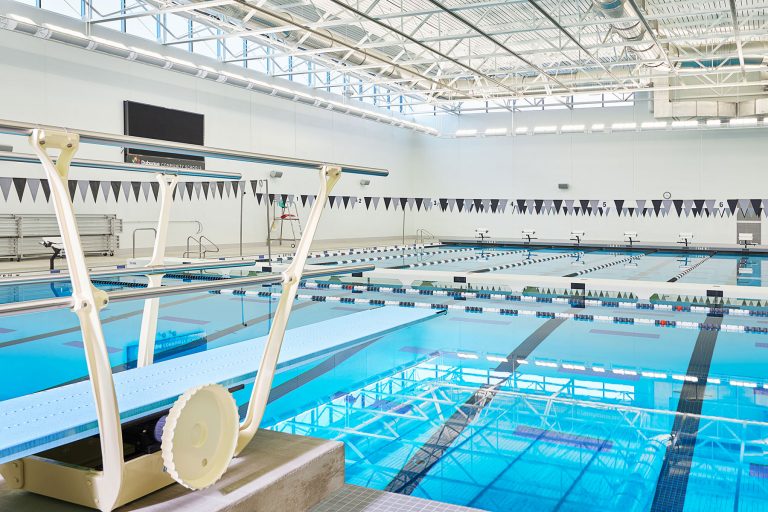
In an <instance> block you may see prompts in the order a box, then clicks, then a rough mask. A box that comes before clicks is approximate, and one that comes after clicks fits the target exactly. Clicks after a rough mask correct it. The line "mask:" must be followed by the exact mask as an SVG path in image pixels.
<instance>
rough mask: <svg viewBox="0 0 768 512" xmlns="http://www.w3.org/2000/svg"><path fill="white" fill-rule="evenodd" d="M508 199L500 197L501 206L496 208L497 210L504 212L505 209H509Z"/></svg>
mask: <svg viewBox="0 0 768 512" xmlns="http://www.w3.org/2000/svg"><path fill="white" fill-rule="evenodd" d="M507 202H508V201H507V200H506V199H499V206H498V207H497V208H496V211H497V212H499V213H504V211H505V210H506V209H507Z"/></svg>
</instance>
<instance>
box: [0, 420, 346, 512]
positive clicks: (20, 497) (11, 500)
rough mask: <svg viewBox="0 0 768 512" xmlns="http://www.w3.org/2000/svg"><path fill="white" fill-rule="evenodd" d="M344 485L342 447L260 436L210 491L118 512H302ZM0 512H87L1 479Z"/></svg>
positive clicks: (154, 499)
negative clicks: (18, 487) (19, 487)
mask: <svg viewBox="0 0 768 512" xmlns="http://www.w3.org/2000/svg"><path fill="white" fill-rule="evenodd" d="M343 485H344V444H343V443H341V442H338V441H328V440H325V439H316V438H313V437H303V436H296V435H291V434H284V433H281V432H272V431H269V430H259V431H258V432H257V434H256V437H254V439H253V442H251V444H250V445H248V447H247V448H246V449H245V451H244V452H243V453H242V454H241V456H240V457H238V458H236V459H234V460H233V461H232V465H231V466H230V468H229V471H227V473H226V474H225V475H224V477H223V478H222V479H221V480H219V481H218V482H217V483H216V484H214V485H213V486H212V487H209V488H208V489H204V490H202V491H197V492H193V491H190V490H189V489H186V488H185V487H182V486H181V485H172V486H170V487H166V488H164V489H162V490H160V491H157V492H155V493H153V494H150V495H149V496H146V497H144V498H142V499H140V500H137V501H134V502H133V503H129V504H128V505H125V506H124V507H121V508H120V509H118V511H120V512H128V511H131V512H177V511H180V510H183V511H184V512H224V511H226V512H277V511H288V510H290V511H291V512H304V511H306V510H309V509H310V508H312V507H314V506H315V505H317V504H318V503H320V502H321V501H323V500H324V499H326V498H328V497H329V496H331V495H332V494H333V493H335V492H336V491H337V490H339V489H340V488H341V487H342V486H343ZM0 510H8V511H13V512H39V511H43V510H44V511H46V512H86V511H90V510H91V509H88V508H84V507H81V506H79V505H73V504H71V503H66V502H63V501H58V500H54V499H51V498H46V497H44V496H40V495H37V494H32V493H29V492H25V491H17V490H12V489H8V488H7V487H6V485H5V482H3V480H2V478H0Z"/></svg>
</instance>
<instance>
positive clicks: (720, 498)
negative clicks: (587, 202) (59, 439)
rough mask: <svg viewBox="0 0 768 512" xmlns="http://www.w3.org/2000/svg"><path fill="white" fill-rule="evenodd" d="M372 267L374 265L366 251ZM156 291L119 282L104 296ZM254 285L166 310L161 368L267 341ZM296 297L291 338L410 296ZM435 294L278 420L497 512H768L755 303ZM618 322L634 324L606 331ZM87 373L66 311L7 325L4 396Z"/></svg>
mask: <svg viewBox="0 0 768 512" xmlns="http://www.w3.org/2000/svg"><path fill="white" fill-rule="evenodd" d="M437 250H440V248H435V249H433V251H432V252H434V251H437ZM374 254H375V253H374ZM381 254H382V255H384V254H389V255H392V254H391V252H390V253H381ZM446 254H447V255H446ZM476 256H481V258H478V259H473V260H464V261H465V262H469V263H467V264H470V263H471V265H476V264H477V265H488V264H489V263H488V262H487V261H481V260H482V258H484V257H485V251H482V250H479V249H478V250H476V249H472V250H469V251H464V252H460V253H459V252H457V253H445V254H444V253H435V254H434V255H432V256H427V257H426V258H427V259H424V257H425V256H424V255H422V256H419V257H420V258H422V260H421V261H420V262H417V263H423V262H425V261H437V260H441V259H448V258H451V257H455V258H464V257H476ZM490 256H492V257H490V258H489V261H493V263H492V264H493V265H496V264H497V261H508V262H510V263H514V262H517V261H520V260H522V259H523V258H533V259H543V258H547V257H549V256H558V259H551V260H548V261H547V262H545V261H537V262H536V263H531V264H529V265H527V267H528V268H529V269H533V268H534V267H536V266H537V265H540V264H541V265H544V264H545V263H546V265H548V266H547V267H544V266H542V267H541V268H549V269H550V270H552V271H553V272H564V271H568V270H570V268H573V267H574V266H577V265H581V264H580V263H579V264H574V263H573V260H574V259H575V258H576V256H572V255H571V253H570V252H564V251H560V252H559V251H558V250H541V251H539V250H536V251H533V252H531V253H525V252H523V253H519V252H514V251H510V250H503V249H499V250H497V252H495V253H492V254H491V255H490ZM560 256H562V257H560ZM361 257H369V255H368V254H366V255H355V256H351V258H361ZM582 257H584V258H589V261H588V262H587V261H585V263H584V264H583V265H584V266H586V267H587V268H589V267H590V266H591V265H599V263H598V262H599V261H612V259H613V260H615V259H622V258H629V260H630V262H631V263H636V266H634V267H633V266H626V267H625V266H623V264H617V265H613V266H612V267H608V268H604V269H602V270H603V271H606V272H607V271H608V270H611V272H617V273H619V274H621V272H622V271H624V270H626V271H630V270H631V272H632V273H633V274H635V275H640V274H645V275H649V276H650V275H653V276H658V275H661V274H664V275H668V274H669V273H670V272H675V271H676V270H677V268H678V265H680V264H685V265H691V264H695V263H700V262H703V263H701V265H700V266H698V267H696V269H695V270H693V271H691V272H689V273H688V274H687V275H686V276H685V277H686V278H688V277H691V276H694V277H695V276H696V273H697V272H698V271H701V273H700V274H699V276H698V277H697V278H701V279H705V278H706V277H707V276H708V274H706V273H705V272H704V271H705V270H707V269H706V266H707V265H710V264H712V268H713V269H714V270H712V272H714V273H715V274H717V273H718V272H721V271H722V272H724V271H725V270H724V269H725V268H731V267H732V265H733V264H734V263H735V264H736V265H741V264H742V263H741V262H740V261H741V260H738V261H736V260H734V259H732V258H726V257H722V258H720V257H718V256H715V257H711V258H707V256H706V255H701V256H696V255H690V256H689V258H691V259H690V260H689V261H687V262H680V261H678V260H679V258H681V256H679V255H678V254H676V253H659V254H645V253H638V252H633V253H628V254H624V253H615V252H611V251H604V252H600V251H595V252H594V253H592V252H585V253H584V254H583V255H582ZM413 258H417V257H416V256H413ZM599 258H602V260H601V259H599ZM320 259H321V258H320ZM336 259H337V260H338V259H339V258H336ZM433 259H434V260H433ZM329 260H331V258H329ZM748 260H750V261H751V262H750V263H748V266H750V265H751V267H750V268H752V269H753V273H752V274H751V277H750V278H749V279H753V280H754V279H755V277H754V276H755V274H757V279H759V278H760V277H759V276H760V275H761V273H760V272H759V268H760V266H759V263H761V262H760V261H757V260H755V261H752V260H751V259H749V258H748ZM388 261H395V259H392V260H388ZM407 261H410V260H408V259H405V258H403V259H401V260H400V261H397V263H398V264H401V265H402V264H406V263H403V262H407ZM414 261H415V260H414ZM455 263H456V264H463V263H461V262H455ZM565 263H568V266H565ZM559 265H560V266H559ZM720 265H722V269H721V270H717V269H718V268H720V267H719V266H720ZM745 265H747V264H746V263H745ZM435 267H439V265H435ZM514 268H517V267H514ZM521 268H526V267H525V266H523V267H521ZM737 268H740V267H737ZM745 268H746V267H745ZM427 269H429V268H427ZM563 269H565V270H563ZM707 271H709V270H707ZM526 272H529V273H533V272H532V270H531V271H528V270H527V271H526ZM597 272H598V271H595V273H597ZM622 275H623V274H622ZM739 275H742V274H738V273H733V275H732V276H731V277H734V278H737V279H738V276H739ZM743 275H747V274H743ZM611 278H615V277H611ZM695 278H696V277H695ZM120 281H123V284H122V285H121V284H120ZM143 282H145V281H144V280H143V278H141V277H135V278H123V279H121V280H115V281H112V282H110V283H102V284H101V285H100V286H103V287H106V288H108V289H116V288H119V287H120V286H135V285H137V284H138V285H141V284H142V283H143ZM178 282H179V281H178V280H174V279H168V280H167V283H168V284H178ZM320 282H332V283H339V279H338V278H332V279H327V280H320ZM705 282H707V281H705ZM14 288H15V289H14ZM248 290H249V291H251V292H254V293H252V294H248V295H233V294H226V293H222V294H215V293H196V294H188V295H182V296H178V297H172V298H164V299H161V309H160V315H159V316H160V319H159V322H158V345H157V352H156V354H157V358H158V359H161V358H170V357H179V356H181V355H184V354H188V353H191V352H198V351H205V350H210V349H213V348H216V347H219V346H223V345H226V344H230V343H240V342H242V343H247V342H248V340H249V339H252V338H255V337H258V336H263V335H264V334H266V333H267V332H268V329H269V326H270V322H271V319H272V315H273V313H274V309H275V305H276V298H275V297H273V296H269V294H267V295H258V294H256V293H255V292H259V291H261V292H271V293H274V294H276V293H277V292H279V290H280V288H279V287H277V286H260V287H253V288H249V289H248ZM3 293H5V295H4V296H3V297H4V299H3V300H6V301H14V300H29V299H30V298H44V297H49V296H56V295H59V294H63V295H66V294H67V293H68V291H67V287H66V285H64V286H61V285H57V289H56V290H53V289H52V288H51V287H50V286H41V285H34V286H22V287H5V290H4V292H3ZM299 293H300V298H299V299H297V301H296V303H295V305H294V313H293V314H292V316H291V321H290V325H289V327H298V326H301V325H309V324H312V323H316V322H319V321H322V320H326V319H330V318H334V317H339V316H349V319H350V322H354V321H355V317H354V315H355V313H357V312H360V311H364V310H366V309H370V308H373V307H379V306H378V305H377V304H378V303H377V304H371V303H370V302H369V301H370V300H376V301H382V300H383V301H392V302H393V303H401V302H402V301H404V297H403V294H402V293H398V292H395V291H393V290H391V289H390V290H383V291H382V290H379V291H368V290H360V289H351V288H348V287H346V288H345V287H338V286H336V287H334V288H318V287H310V286H305V287H303V288H302V290H300V292H299ZM342 299H345V300H344V301H342ZM352 299H354V302H351V301H352ZM408 299H410V300H413V297H409V298H408ZM424 300H427V301H428V302H435V303H440V304H442V305H443V306H447V307H448V308H449V309H448V311H447V313H446V314H444V315H439V316H437V317H435V318H433V319H430V320H428V321H425V322H423V323H419V324H416V325H412V326H410V327H406V328H402V329H399V330H396V331H394V332H391V333H389V334H386V335H384V336H381V337H379V338H377V339H373V340H368V341H365V342H362V343H360V344H358V345H355V346H352V347H349V348H346V349H344V350H342V351H341V352H337V353H335V354H334V355H331V356H328V357H326V358H324V359H319V360H314V361H313V362H312V363H309V364H306V365H304V366H301V367H294V368H291V369H289V370H286V371H283V372H281V373H278V374H277V376H276V378H275V381H274V384H273V389H272V393H271V395H270V399H269V406H268V408H267V411H266V414H265V419H264V423H263V426H264V427H267V428H271V429H275V430H280V431H283V432H289V433H295V434H301V435H310V436H316V437H322V438H327V439H337V440H340V441H343V442H344V443H345V448H346V452H345V453H346V475H347V477H346V478H347V482H348V483H351V484H356V485H363V486H367V487H371V488H376V489H385V490H389V491H393V492H399V493H405V494H411V495H414V496H419V497H424V498H429V499H434V500H439V501H444V502H449V503H454V504H458V505H466V506H470V507H476V508H480V509H485V510H491V511H498V512H501V511H504V512H506V511H508V510H519V511H549V510H552V511H556V510H567V511H574V512H575V511H579V512H581V511H590V512H592V511H594V510H607V511H611V510H617V511H621V512H630V511H646V510H651V511H654V512H662V511H665V512H666V511H674V510H680V511H707V510H713V511H714V510H717V511H720V510H734V511H747V510H749V511H757V510H768V498H766V496H768V494H767V493H766V488H768V334H758V333H745V332H731V331H730V330H725V327H726V326H731V327H744V326H747V327H750V328H755V329H757V328H763V330H766V329H764V328H765V327H766V326H768V317H765V316H756V315H754V314H753V315H750V314H743V315H742V314H737V313H739V312H741V313H749V312H748V311H746V310H743V309H742V310H732V311H725V313H726V314H724V315H723V316H719V315H722V313H723V312H718V310H716V309H709V308H685V307H681V309H682V310H681V311H671V310H670V309H671V308H657V309H638V308H637V307H636V306H635V304H633V303H631V302H623V303H621V305H619V307H615V306H616V304H614V305H612V307H611V308H610V309H607V308H606V307H604V305H600V304H596V303H589V304H584V303H581V304H577V303H574V302H569V301H564V302H558V301H552V300H530V301H529V300H526V301H524V303H523V302H511V301H510V300H507V299H505V298H499V297H496V296H493V297H491V296H489V297H486V298H483V299H480V298H473V297H471V296H470V297H469V298H467V297H466V296H440V297H439V298H438V297H426V298H425V299H424ZM142 306H143V303H142V302H141V301H135V302H119V303H114V304H110V305H109V306H108V307H107V308H106V309H105V310H104V311H103V312H102V319H103V322H104V331H105V336H106V340H107V345H108V351H109V354H110V360H111V362H112V364H113V366H114V369H115V371H123V370H125V369H127V368H130V367H132V365H135V358H136V350H137V338H138V332H139V326H140V323H141V311H142ZM472 308H482V312H471V311H473V309H472ZM501 308H515V311H516V314H515V315H510V314H501V313H500V309H501ZM524 311H525V312H527V313H525V314H524ZM574 314H578V315H580V317H579V318H575V317H574V316H573V315H574ZM605 315H609V316H608V317H606V318H609V319H610V318H616V317H620V318H624V319H629V318H631V319H634V321H633V323H629V322H628V321H621V322H619V321H613V320H602V321H599V320H598V317H601V316H602V317H605ZM643 321H649V322H650V323H642V322H643ZM684 324H685V325H687V326H688V327H690V328H684V327H683V325H684ZM674 325H677V326H674ZM704 326H705V327H704ZM717 326H721V327H722V328H723V330H719V331H718V330H715V329H714V327H717ZM729 328H730V327H729ZM83 378H87V370H86V366H85V358H84V353H83V347H82V340H81V336H80V331H79V328H78V325H77V322H76V317H75V316H74V315H73V314H72V313H71V312H69V311H66V310H59V311H49V312H45V313H38V314H35V315H18V316H14V317H3V318H2V319H0V401H2V400H6V399H9V398H12V397H16V396H20V395H24V394H29V393H33V392H35V391H39V390H43V389H46V388H49V387H52V386H57V385H61V384H63V383H67V382H72V381H75V380H80V379H83ZM249 393H250V387H246V388H245V389H243V390H240V391H237V392H236V393H235V398H236V400H237V402H238V404H239V405H240V407H241V412H244V406H245V404H246V401H247V399H248V396H249ZM1 407H2V402H0V408H1Z"/></svg>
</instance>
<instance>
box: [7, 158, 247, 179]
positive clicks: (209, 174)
mask: <svg viewBox="0 0 768 512" xmlns="http://www.w3.org/2000/svg"><path fill="white" fill-rule="evenodd" d="M0 161H3V162H19V163H25V164H37V165H40V159H39V158H37V157H36V156H35V155H30V154H27V153H9V152H7V151H0ZM70 166H72V167H82V168H85V169H104V170H108V171H129V172H145V173H150V174H169V175H174V176H192V177H194V178H216V179H221V180H239V179H241V178H242V177H243V175H242V174H240V173H238V172H224V171H209V170H204V169H186V168H182V167H173V166H169V167H166V166H158V165H144V164H131V163H127V162H109V161H107V160H86V159H82V158H80V159H78V158H75V159H73V160H72V163H71V164H70Z"/></svg>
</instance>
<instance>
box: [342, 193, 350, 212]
mask: <svg viewBox="0 0 768 512" xmlns="http://www.w3.org/2000/svg"><path fill="white" fill-rule="evenodd" d="M341 202H342V203H343V204H344V209H345V210H346V209H347V208H349V196H341Z"/></svg>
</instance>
